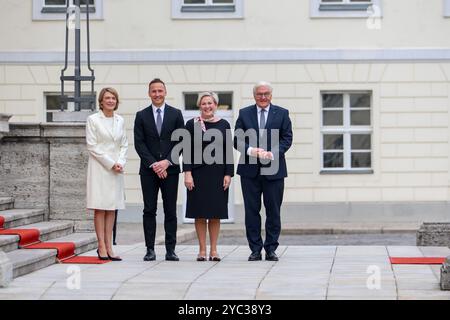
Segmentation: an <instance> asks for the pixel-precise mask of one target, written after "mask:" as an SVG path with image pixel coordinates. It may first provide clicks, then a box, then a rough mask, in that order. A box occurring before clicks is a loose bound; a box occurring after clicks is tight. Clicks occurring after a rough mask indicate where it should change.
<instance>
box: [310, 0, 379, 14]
mask: <svg viewBox="0 0 450 320" xmlns="http://www.w3.org/2000/svg"><path fill="white" fill-rule="evenodd" d="M309 16H310V17H311V18H381V17H382V16H383V14H382V0H372V1H371V2H370V3H364V2H362V3H350V2H348V1H346V0H344V1H343V2H342V3H330V2H326V3H324V2H322V0H309Z"/></svg>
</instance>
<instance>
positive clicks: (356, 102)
mask: <svg viewBox="0 0 450 320" xmlns="http://www.w3.org/2000/svg"><path fill="white" fill-rule="evenodd" d="M350 108H352V109H353V108H370V95H369V94H366V93H365V94H351V95H350Z"/></svg>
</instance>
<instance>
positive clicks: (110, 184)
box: [86, 88, 128, 261]
mask: <svg viewBox="0 0 450 320" xmlns="http://www.w3.org/2000/svg"><path fill="white" fill-rule="evenodd" d="M98 102H99V108H100V110H99V112H98V113H95V114H93V115H91V116H89V117H88V119H87V122H86V143H87V149H88V152H89V162H88V171H87V190H86V191H87V208H88V209H93V210H94V225H95V232H96V234H97V240H98V250H97V255H98V257H99V259H102V260H113V261H120V260H122V259H121V258H120V257H116V256H114V253H113V250H112V230H113V225H114V217H115V210H116V209H125V192H124V178H123V168H124V166H125V162H126V155H127V150H128V140H127V135H126V131H125V125H124V120H123V118H122V117H121V116H119V115H118V114H116V113H115V112H114V111H115V110H117V107H118V105H119V95H118V93H117V91H116V90H115V89H113V88H104V89H102V90H101V91H100V94H99V97H98Z"/></svg>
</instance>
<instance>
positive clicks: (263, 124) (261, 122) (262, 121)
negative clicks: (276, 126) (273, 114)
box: [259, 109, 266, 136]
mask: <svg viewBox="0 0 450 320" xmlns="http://www.w3.org/2000/svg"><path fill="white" fill-rule="evenodd" d="M264 112H266V110H265V109H261V114H260V116H259V135H260V136H262V134H263V129H264V128H265V127H266V117H265V116H264Z"/></svg>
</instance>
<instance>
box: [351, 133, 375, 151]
mask: <svg viewBox="0 0 450 320" xmlns="http://www.w3.org/2000/svg"><path fill="white" fill-rule="evenodd" d="M370 148H371V143H370V134H352V150H361V149H362V150H364V149H365V150H367V149H369V150H370Z"/></svg>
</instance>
